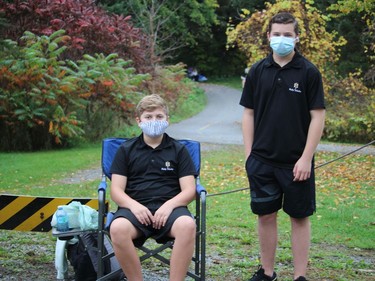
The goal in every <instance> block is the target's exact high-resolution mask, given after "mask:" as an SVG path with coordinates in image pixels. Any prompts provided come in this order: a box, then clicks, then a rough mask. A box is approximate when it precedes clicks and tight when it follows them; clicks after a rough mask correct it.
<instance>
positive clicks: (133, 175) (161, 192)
mask: <svg viewBox="0 0 375 281" xmlns="http://www.w3.org/2000/svg"><path fill="white" fill-rule="evenodd" d="M110 172H111V173H112V174H119V175H123V176H126V177H127V186H126V189H125V192H126V194H128V195H129V196H130V197H131V198H133V199H135V200H136V201H138V202H139V203H141V204H143V205H146V206H148V207H149V208H158V207H159V206H160V205H161V204H163V203H164V202H166V201H167V200H169V199H171V198H173V197H174V196H176V195H177V194H178V193H180V192H181V188H180V184H179V179H180V178H181V177H184V176H188V175H194V176H196V175H197V172H196V170H195V166H194V163H193V161H192V159H191V157H190V154H189V152H188V150H187V149H186V148H185V146H184V145H183V144H181V143H179V142H178V141H176V140H175V139H173V138H171V137H169V136H168V135H167V134H164V137H163V140H162V143H161V144H160V145H159V146H158V147H156V148H155V149H153V148H152V147H150V146H148V145H147V144H146V143H145V142H144V140H143V135H140V136H139V137H136V138H132V139H129V140H127V141H126V142H124V143H123V144H122V145H121V146H120V147H119V149H118V151H117V153H116V155H115V158H114V160H113V163H112V166H111V169H110Z"/></svg>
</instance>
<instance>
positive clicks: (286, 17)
mask: <svg viewBox="0 0 375 281" xmlns="http://www.w3.org/2000/svg"><path fill="white" fill-rule="evenodd" d="M274 23H282V24H289V23H293V24H294V32H295V33H296V34H299V27H298V22H297V20H296V18H295V17H294V16H293V15H292V14H291V13H288V12H281V13H278V14H276V15H275V16H273V17H272V19H271V20H270V23H269V25H268V32H269V33H271V28H272V24H274Z"/></svg>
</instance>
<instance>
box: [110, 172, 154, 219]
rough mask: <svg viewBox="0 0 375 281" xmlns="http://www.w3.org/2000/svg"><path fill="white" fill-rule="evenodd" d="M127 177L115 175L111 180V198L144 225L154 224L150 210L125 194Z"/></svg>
mask: <svg viewBox="0 0 375 281" xmlns="http://www.w3.org/2000/svg"><path fill="white" fill-rule="evenodd" d="M126 183H127V177H125V176H122V175H117V174H113V175H112V180H111V198H112V200H113V201H114V202H115V203H116V204H117V205H118V206H119V207H123V208H128V209H130V211H131V212H132V213H133V214H134V215H135V216H136V218H137V219H138V221H139V222H140V223H142V224H144V225H150V224H151V223H152V219H153V216H152V214H151V212H150V210H149V209H147V208H146V207H145V206H143V205H142V204H140V203H138V202H137V201H136V200H134V199H133V198H131V197H129V195H127V194H126V193H125V187H126Z"/></svg>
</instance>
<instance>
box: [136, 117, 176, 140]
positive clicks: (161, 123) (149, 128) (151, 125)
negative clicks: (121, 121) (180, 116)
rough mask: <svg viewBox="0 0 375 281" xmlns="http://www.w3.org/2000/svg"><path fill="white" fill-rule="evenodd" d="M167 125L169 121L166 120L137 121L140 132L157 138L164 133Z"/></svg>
mask: <svg viewBox="0 0 375 281" xmlns="http://www.w3.org/2000/svg"><path fill="white" fill-rule="evenodd" d="M168 125H169V123H168V121H166V120H153V121H147V122H140V123H139V127H140V128H141V129H142V132H143V133H144V134H145V135H147V136H149V137H151V138H157V137H160V136H161V135H162V134H164V132H165V129H167V127H168Z"/></svg>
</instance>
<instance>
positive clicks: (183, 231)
mask: <svg viewBox="0 0 375 281" xmlns="http://www.w3.org/2000/svg"><path fill="white" fill-rule="evenodd" d="M196 228H197V227H196V224H195V221H194V219H193V218H191V217H188V216H181V217H179V218H178V219H177V220H176V221H175V222H174V224H173V227H172V229H173V231H174V233H175V234H176V236H178V235H179V234H180V235H184V236H194V237H195V233H196Z"/></svg>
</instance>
